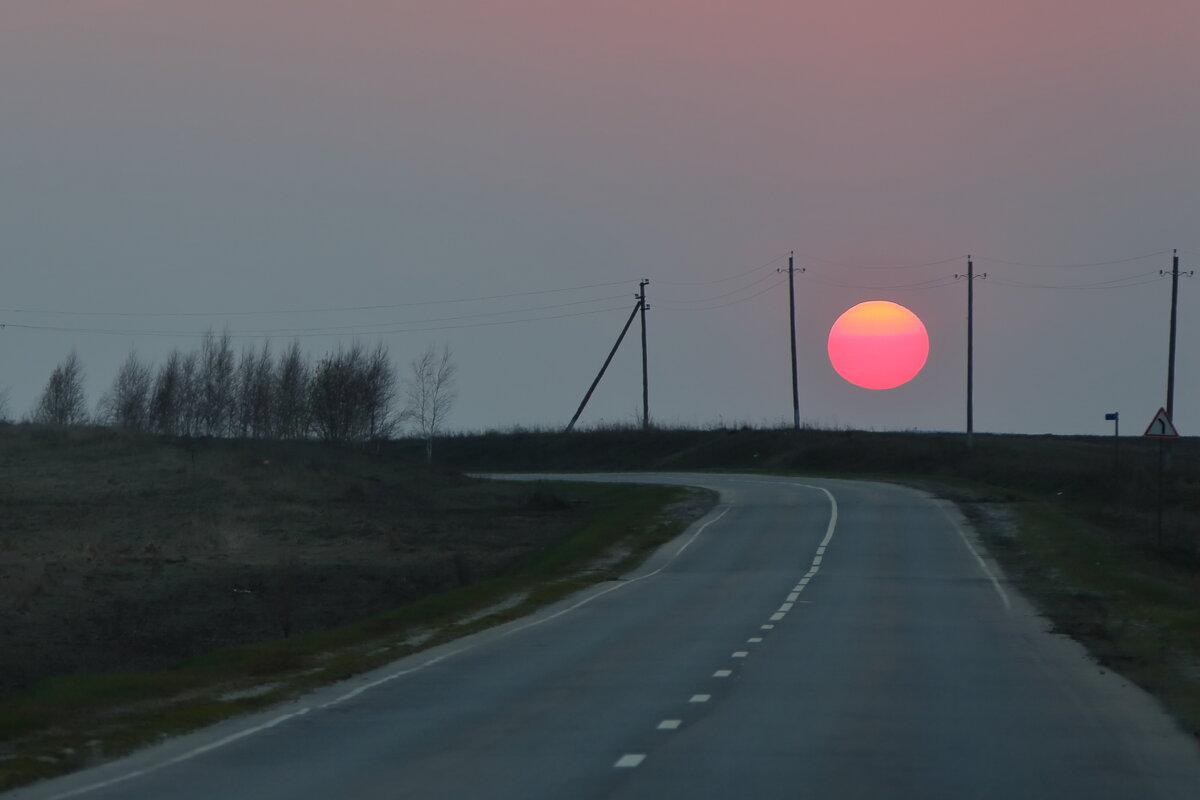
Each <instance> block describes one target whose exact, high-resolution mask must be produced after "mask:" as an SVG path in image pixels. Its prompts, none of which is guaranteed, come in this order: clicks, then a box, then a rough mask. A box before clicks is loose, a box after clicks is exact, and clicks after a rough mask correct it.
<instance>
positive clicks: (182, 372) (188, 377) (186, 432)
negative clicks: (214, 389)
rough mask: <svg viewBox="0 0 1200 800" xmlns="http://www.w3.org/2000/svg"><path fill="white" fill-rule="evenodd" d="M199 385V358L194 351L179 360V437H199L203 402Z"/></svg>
mask: <svg viewBox="0 0 1200 800" xmlns="http://www.w3.org/2000/svg"><path fill="white" fill-rule="evenodd" d="M202 389H203V386H202V385H201V383H200V356H199V354H198V353H196V352H195V351H192V352H190V353H187V354H185V355H183V356H181V357H180V359H179V423H178V429H177V431H176V433H177V435H179V436H199V435H200V434H201V432H202V426H203V420H204V416H203V400H204V398H203V397H202V396H201V391H202Z"/></svg>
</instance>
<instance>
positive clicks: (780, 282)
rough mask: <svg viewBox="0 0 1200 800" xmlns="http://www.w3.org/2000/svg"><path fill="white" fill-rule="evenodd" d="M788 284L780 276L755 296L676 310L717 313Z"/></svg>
mask: <svg viewBox="0 0 1200 800" xmlns="http://www.w3.org/2000/svg"><path fill="white" fill-rule="evenodd" d="M786 282H787V278H785V277H783V276H779V277H778V279H777V280H776V281H775V282H774V283H772V284H771V285H769V286H767V287H766V288H765V289H760V290H759V291H757V292H755V293H754V294H752V295H747V296H746V297H740V298H738V299H737V300H730V301H729V302H727V303H718V304H717V305H715V306H703V307H701V308H688V309H676V310H681V311H715V310H716V309H718V308H728V307H729V306H735V305H738V304H739V303H744V302H746V301H747V300H753V299H754V298H756V297H761V296H762V295H764V294H766V293H767V292H770V291H773V290H774V289H776V288H778V287H779V286H782V285H783V284H784V283H786Z"/></svg>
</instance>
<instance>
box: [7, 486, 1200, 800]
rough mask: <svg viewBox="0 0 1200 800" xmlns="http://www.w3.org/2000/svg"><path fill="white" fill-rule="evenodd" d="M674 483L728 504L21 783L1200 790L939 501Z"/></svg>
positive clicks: (1152, 723) (1107, 793) (146, 791)
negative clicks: (520, 600) (492, 615)
mask: <svg viewBox="0 0 1200 800" xmlns="http://www.w3.org/2000/svg"><path fill="white" fill-rule="evenodd" d="M573 477H574V476H573ZM606 477H608V479H611V480H649V479H650V477H649V476H606ZM653 480H655V481H658V482H664V483H665V482H671V483H687V484H695V485H702V486H708V487H712V488H714V489H717V490H718V491H719V492H720V493H721V502H720V504H719V505H718V506H717V507H716V508H715V509H714V510H713V511H712V512H711V513H710V514H709V515H708V516H707V517H706V518H705V519H703V520H701V521H700V522H698V523H697V524H696V525H694V526H692V528H690V529H689V530H688V532H686V533H685V534H684V535H683V536H681V537H680V538H678V539H676V540H675V541H674V542H672V543H670V544H669V545H667V546H666V547H664V548H663V549H661V550H660V551H658V552H657V553H656V554H655V555H654V556H653V557H652V558H651V559H650V560H649V561H648V562H647V563H646V564H644V565H643V566H642V567H641V568H639V569H638V570H637V571H635V572H634V573H631V574H630V575H628V576H625V579H624V580H622V581H617V582H609V583H605V584H601V585H598V586H596V587H594V588H593V589H591V590H588V591H587V592H585V593H583V594H581V595H577V596H576V597H573V598H571V599H570V600H568V601H565V602H563V603H560V604H559V605H557V606H555V607H552V608H549V609H546V610H545V611H543V612H542V613H540V614H538V615H536V616H534V617H531V618H527V619H525V620H521V621H518V622H515V623H510V624H508V625H506V626H503V627H501V628H496V629H492V630H490V631H487V632H484V633H482V634H478V635H475V636H472V637H470V638H466V639H461V640H459V641H457V642H453V643H451V644H448V645H445V646H442V647H439V648H436V649H433V650H429V651H426V652H425V653H422V654H418V655H416V656H412V657H409V658H407V659H404V660H402V661H399V662H396V663H395V664H392V665H390V666H388V667H386V668H384V669H382V670H379V671H377V672H375V673H372V674H370V675H367V676H363V677H361V678H359V679H357V680H355V681H351V682H349V683H346V684H341V685H339V686H335V687H330V688H328V689H326V690H322V691H320V692H317V693H315V694H313V695H310V696H307V697H305V698H303V699H302V700H300V701H298V702H296V703H293V704H290V705H287V706H284V707H281V708H276V709H273V710H271V711H270V712H267V713H264V714H259V715H256V716H253V717H249V718H245V719H241V720H236V721H231V722H228V723H224V724H222V725H219V726H217V727H215V728H213V729H209V730H206V731H202V732H199V733H196V734H192V735H189V736H186V737H181V738H180V739H177V740H173V741H171V742H167V743H165V744H164V745H162V746H159V747H157V748H153V749H150V750H146V751H143V752H141V753H138V754H136V755H135V756H133V757H131V758H128V759H124V760H122V761H120V762H116V763H113V764H109V765H105V766H103V767H100V768H97V769H92V770H89V771H87V772H83V773H79V774H77V775H74V776H68V777H66V778H63V779H58V780H56V781H52V782H47V783H45V784H41V785H39V786H36V787H31V788H30V789H27V790H24V791H21V792H16V793H12V794H11V798H12V800H17V798H42V799H43V800H44V798H51V797H54V798H66V797H84V798H89V800H100V799H101V798H105V799H106V800H107V799H109V798H139V800H142V799H144V798H172V800H186V799H188V798H197V799H199V798H203V800H212V799H213V798H223V799H226V798H247V799H248V798H254V800H271V799H272V798H289V799H291V798H314V799H315V798H320V800H328V798H520V799H521V800H532V799H534V798H555V800H561V799H562V798H731V797H752V798H840V799H843V800H844V799H847V798H921V799H922V800H928V799H929V798H1021V800H1031V799H1032V798H1088V799H1089V800H1097V799H1101V798H1113V799H1114V800H1115V799H1116V798H1130V799H1131V800H1132V799H1133V798H1137V799H1138V800H1146V799H1147V798H1190V799H1191V798H1195V797H1197V796H1200V748H1198V747H1197V744H1196V742H1195V740H1194V739H1191V738H1189V737H1187V736H1186V735H1184V734H1183V733H1182V732H1181V731H1180V730H1179V729H1177V728H1176V727H1175V726H1174V725H1173V724H1172V723H1171V722H1170V721H1169V720H1168V718H1167V717H1166V715H1165V714H1164V713H1163V712H1162V711H1161V710H1160V709H1159V708H1158V706H1157V705H1156V704H1155V703H1154V702H1152V701H1151V700H1150V699H1149V698H1148V697H1147V696H1146V695H1144V694H1143V693H1142V692H1141V691H1139V690H1137V689H1135V688H1132V687H1130V686H1128V685H1127V684H1126V682H1125V681H1124V680H1122V679H1121V678H1119V677H1117V676H1115V675H1112V674H1111V673H1108V672H1107V671H1105V670H1102V669H1101V668H1099V667H1098V666H1097V665H1096V664H1095V663H1094V662H1091V661H1089V660H1088V659H1087V658H1086V657H1085V656H1084V655H1083V654H1082V652H1081V651H1080V649H1079V648H1078V647H1077V646H1076V645H1075V644H1074V643H1072V642H1069V641H1067V640H1065V639H1063V638H1062V637H1058V636H1054V635H1052V634H1050V633H1047V632H1046V631H1045V625H1044V623H1043V622H1042V621H1041V620H1039V619H1038V618H1037V617H1036V615H1034V614H1033V613H1032V612H1031V611H1030V609H1029V607H1028V605H1027V604H1026V603H1025V602H1024V601H1023V600H1022V599H1021V598H1020V597H1018V596H1016V595H1015V594H1014V592H1013V591H1012V589H1011V588H1010V587H1008V586H1007V585H1006V584H1005V582H1004V581H1003V579H1002V578H1001V577H1000V575H999V572H998V571H997V569H996V567H995V566H994V565H993V564H992V563H991V562H990V560H988V559H987V558H986V556H985V555H982V556H981V554H980V553H979V551H978V550H977V545H975V544H974V543H973V537H972V536H971V534H970V532H969V531H965V530H963V529H962V528H961V526H960V523H959V522H957V521H956V520H955V515H954V512H953V509H949V508H948V507H947V506H946V505H945V504H943V503H940V502H938V501H935V500H933V499H931V498H929V497H927V496H925V495H923V494H920V493H918V492H916V491H913V490H910V489H905V488H901V487H896V486H890V485H885V484H877V483H865V482H851V481H834V480H816V479H804V480H801V479H787V478H769V477H754V476H741V477H738V476H713V475H690V476H689V475H659V476H654V477H653Z"/></svg>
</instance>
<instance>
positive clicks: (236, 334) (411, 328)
mask: <svg viewBox="0 0 1200 800" xmlns="http://www.w3.org/2000/svg"><path fill="white" fill-rule="evenodd" d="M628 309H629V306H628V305H620V306H609V307H607V308H597V309H592V310H589V311H575V312H571V313H567V314H550V315H543V316H538V317H526V318H524V319H509V320H497V321H492V322H475V323H470V324H463V325H439V326H433V327H429V326H427V325H426V324H425V323H422V322H409V323H393V327H392V328H390V329H379V330H373V331H364V330H361V329H357V328H356V329H355V330H351V331H344V332H335V333H320V332H307V333H297V334H293V335H291V336H289V337H288V338H292V339H308V338H313V337H318V336H338V337H340V336H359V335H361V334H363V333H368V332H369V333H374V334H378V335H389V334H396V333H422V332H428V331H449V330H462V329H468V328H487V327H496V326H501V325H516V324H521V323H527V322H542V321H545V320H554V319H568V318H571V317H583V316H588V315H592V314H605V313H609V312H612V311H627V310H628ZM0 327H8V328H20V329H24V330H35V331H54V332H65V333H87V334H96V335H114V336H147V337H163V338H183V339H202V338H204V337H205V336H207V335H209V331H203V332H201V331H182V330H174V331H172V330H145V329H121V328H77V327H66V326H59V325H30V324H25V323H17V322H9V323H3V324H0ZM229 337H230V338H231V339H269V338H271V337H270V336H267V335H263V334H261V333H252V332H246V331H233V330H231V331H229Z"/></svg>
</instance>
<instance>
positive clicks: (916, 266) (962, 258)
mask: <svg viewBox="0 0 1200 800" xmlns="http://www.w3.org/2000/svg"><path fill="white" fill-rule="evenodd" d="M797 256H798V257H799V258H801V259H803V260H805V261H819V262H820V263H822V264H829V265H830V266H833V267H845V268H846V269H866V270H882V271H885V272H886V271H889V270H902V269H919V268H921V267H939V266H941V265H943V264H952V263H954V262H955V261H966V260H967V258H968V256H967V255H965V254H964V255H961V256H952V257H950V258H943V259H940V260H938V261H922V262H920V263H913V264H891V265H871V264H850V263H847V262H845V261H835V260H833V259H829V258H821V257H820V256H814V255H801V254H797Z"/></svg>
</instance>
